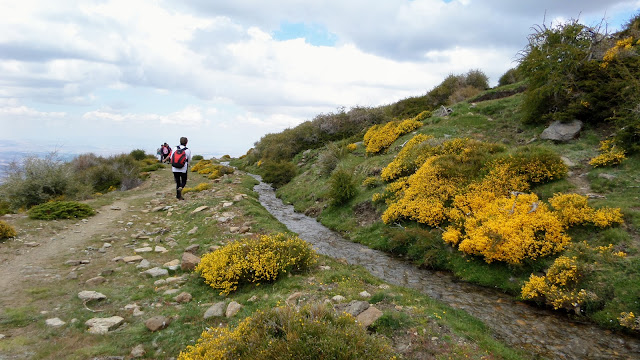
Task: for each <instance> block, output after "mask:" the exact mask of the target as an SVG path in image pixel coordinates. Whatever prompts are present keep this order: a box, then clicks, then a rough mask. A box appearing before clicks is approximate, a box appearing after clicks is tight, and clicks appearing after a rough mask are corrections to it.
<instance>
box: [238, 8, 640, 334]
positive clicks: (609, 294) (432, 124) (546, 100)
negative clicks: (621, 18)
mask: <svg viewBox="0 0 640 360" xmlns="http://www.w3.org/2000/svg"><path fill="white" fill-rule="evenodd" d="M519 55H520V63H519V66H518V67H517V68H515V69H512V70H510V71H509V72H507V73H506V74H505V75H504V76H503V77H502V78H501V79H500V85H499V86H498V87H496V88H494V89H487V88H488V86H487V85H486V84H487V79H486V76H485V77H483V74H482V72H481V71H478V70H474V71H470V72H469V73H467V74H464V75H450V76H449V77H447V78H446V79H445V80H444V81H443V82H442V83H441V84H440V85H438V86H437V87H435V88H434V89H432V90H431V91H429V92H427V94H425V95H423V96H419V97H412V98H408V99H405V100H402V101H400V102H398V103H395V104H391V105H386V106H381V107H376V108H354V109H352V110H350V111H345V110H344V109H341V110H339V111H338V112H337V113H335V114H324V115H320V116H318V117H317V118H316V119H314V120H313V121H310V122H307V123H304V124H302V125H300V126H298V127H296V128H292V129H287V130H285V131H283V132H282V133H279V134H269V135H266V136H265V137H263V138H262V139H261V140H260V141H259V142H257V143H256V146H255V148H253V149H251V150H250V151H249V152H248V153H247V155H246V156H243V157H242V158H241V159H239V160H237V161H235V164H236V165H237V166H240V167H246V168H248V169H250V170H252V171H256V172H262V173H263V174H265V175H267V176H270V175H273V174H272V172H278V171H279V170H278V169H279V167H277V166H275V167H273V166H271V167H269V166H265V164H270V163H274V162H278V163H279V164H288V165H287V166H288V172H287V174H279V175H281V176H280V177H279V179H280V181H279V183H278V184H276V187H278V196H279V197H281V198H282V199H283V200H284V201H286V202H288V203H291V204H293V205H294V206H295V208H296V210H297V211H300V212H305V213H306V214H309V215H313V216H317V217H318V219H319V220H320V221H321V222H322V223H323V224H325V225H327V226H329V227H331V228H333V229H335V230H337V231H339V232H341V233H342V234H343V235H344V236H345V237H347V238H349V239H351V240H352V241H356V242H360V243H363V244H366V245H368V246H370V247H372V248H375V249H380V250H384V251H387V252H390V253H392V254H395V255H397V256H399V257H405V258H407V259H409V260H411V261H414V262H415V263H417V264H418V265H420V266H423V267H427V268H433V269H439V270H447V271H451V272H453V273H454V274H455V275H456V276H458V277H459V278H460V279H462V280H464V281H469V282H473V283H478V284H481V285H484V286H489V287H496V288H499V289H502V290H503V291H505V292H507V293H509V294H512V295H513V296H514V297H517V298H519V299H523V300H527V301H531V302H535V303H538V304H539V305H540V306H548V307H550V308H552V309H556V310H558V311H564V312H566V313H567V314H569V315H570V316H575V317H579V318H581V319H585V318H586V319H589V320H591V321H594V322H596V323H598V324H600V325H601V326H603V327H607V328H614V329H620V330H624V331H629V332H636V333H637V331H638V330H639V329H640V322H639V321H638V317H637V315H638V314H640V281H639V280H640V279H639V273H638V269H640V252H639V250H640V208H638V205H637V204H638V203H640V201H639V199H640V190H638V189H639V185H640V184H639V182H640V162H639V161H638V160H639V159H638V156H639V155H638V144H640V137H639V135H640V91H638V90H640V88H639V86H640V66H638V64H637V61H639V60H638V59H640V56H639V55H640V16H636V17H635V18H633V19H631V20H630V21H629V23H628V24H627V25H626V26H625V28H624V29H623V30H622V31H620V32H618V33H616V34H603V33H601V32H600V29H599V28H593V27H588V26H585V25H582V24H580V23H578V22H577V21H571V22H568V23H566V24H563V25H560V26H554V27H547V26H541V27H539V28H537V29H535V31H534V33H533V34H532V35H531V36H530V37H529V45H528V46H527V47H526V48H525V49H524V50H523V51H522V53H521V54H519ZM447 107H448V108H449V109H448V108H447ZM449 110H450V111H449ZM425 112H427V113H426V114H428V115H431V116H425ZM419 114H423V115H421V116H418V115H419ZM412 119H413V120H415V121H418V122H419V125H417V126H415V127H412V128H410V129H408V130H407V131H401V130H398V129H399V128H400V127H401V126H400V124H408V122H409V121H410V120H412ZM416 119H417V120H416ZM572 120H580V121H581V122H582V124H583V128H582V130H581V132H580V135H579V137H578V138H576V139H574V140H572V141H568V142H565V141H551V140H542V139H541V138H540V135H541V133H542V132H543V130H544V129H545V127H546V126H547V125H549V124H550V123H552V122H554V121H557V122H560V123H562V122H568V121H572ZM345 129H348V130H345ZM371 143H376V144H379V143H380V144H384V146H383V147H376V150H375V151H371V150H370V148H371V147H370V146H369V145H370V144H371ZM282 144H286V146H282ZM285 150H286V151H285ZM292 166H294V167H295V168H294V169H295V170H296V171H291V167H292Z"/></svg>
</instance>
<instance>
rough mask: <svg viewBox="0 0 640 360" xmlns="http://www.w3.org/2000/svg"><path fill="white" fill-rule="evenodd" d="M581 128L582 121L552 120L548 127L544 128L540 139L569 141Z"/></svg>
mask: <svg viewBox="0 0 640 360" xmlns="http://www.w3.org/2000/svg"><path fill="white" fill-rule="evenodd" d="M581 130H582V121H580V120H573V121H571V122H570V123H562V122H560V121H554V122H553V123H552V124H551V125H549V127H548V128H546V129H544V131H543V132H542V134H541V135H540V139H544V140H553V141H570V140H573V139H575V138H576V137H577V136H578V134H580V131H581Z"/></svg>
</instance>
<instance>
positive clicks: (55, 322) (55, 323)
mask: <svg viewBox="0 0 640 360" xmlns="http://www.w3.org/2000/svg"><path fill="white" fill-rule="evenodd" d="M45 324H46V325H47V326H51V327H61V326H64V325H65V324H66V322H64V321H62V320H60V319H59V318H52V319H47V320H46V321H45Z"/></svg>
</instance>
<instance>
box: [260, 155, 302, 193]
mask: <svg viewBox="0 0 640 360" xmlns="http://www.w3.org/2000/svg"><path fill="white" fill-rule="evenodd" d="M261 169H262V171H261V173H262V180H264V182H266V183H269V184H271V186H273V187H274V188H276V189H277V188H279V187H281V186H282V185H284V184H286V183H288V182H289V181H291V179H293V178H294V177H295V176H296V174H297V173H298V170H297V168H296V166H295V165H294V164H293V163H292V162H290V161H265V162H264V163H263V164H262V166H261Z"/></svg>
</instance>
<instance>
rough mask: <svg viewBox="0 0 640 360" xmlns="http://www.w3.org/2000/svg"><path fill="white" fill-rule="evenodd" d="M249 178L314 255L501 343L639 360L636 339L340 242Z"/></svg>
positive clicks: (557, 354) (564, 355)
mask: <svg viewBox="0 0 640 360" xmlns="http://www.w3.org/2000/svg"><path fill="white" fill-rule="evenodd" d="M252 176H254V177H255V178H256V179H257V180H259V181H260V184H258V185H256V186H255V187H254V191H256V192H257V193H258V194H259V200H260V203H261V204H262V205H263V206H264V207H265V208H266V209H267V210H268V211H269V212H270V213H271V214H272V215H273V216H274V217H275V218H276V219H278V220H279V221H280V222H282V223H283V224H284V225H286V226H287V228H289V230H291V231H293V232H295V233H297V234H298V235H299V236H300V238H301V239H303V240H305V241H307V242H309V243H311V244H312V245H313V247H314V248H315V250H316V251H317V252H318V253H320V254H323V255H327V256H330V257H333V258H343V259H346V261H347V262H348V263H350V264H357V265H361V266H363V267H365V268H366V269H367V270H368V271H370V272H371V273H372V274H373V275H375V276H377V277H378V278H380V279H383V280H384V281H386V282H389V283H391V284H394V285H401V286H405V287H410V288H414V289H417V290H419V291H421V292H422V293H424V294H427V295H429V296H430V297H432V298H434V299H438V300H440V301H442V302H444V303H446V304H448V305H449V306H451V307H453V308H457V309H463V310H465V311H467V312H468V313H469V314H471V315H473V316H475V317H477V318H479V319H481V320H482V321H483V322H484V323H485V324H486V325H487V326H488V327H489V328H491V330H492V331H493V332H494V334H495V336H496V337H497V338H499V339H500V340H502V341H504V342H506V343H508V344H509V345H511V346H514V347H517V348H521V349H525V350H527V351H531V352H532V353H535V354H538V355H539V356H542V357H545V358H549V359H640V339H638V338H635V337H631V336H626V335H622V334H618V333H614V332H611V331H607V330H603V329H600V328H598V327H596V326H594V325H591V324H583V323H578V322H575V321H572V320H571V319H569V318H567V317H566V316H563V315H562V314H558V313H553V312H551V311H549V310H545V309H540V308H536V307H534V306H531V305H528V304H525V303H522V302H518V301H515V300H513V299H512V298H511V297H509V296H508V295H505V294H503V293H501V292H499V291H494V290H492V289H488V288H483V287H479V286H475V285H472V284H467V283H462V282H457V281H455V279H454V277H453V276H451V275H449V274H446V273H443V272H436V271H429V270H423V269H418V268H417V267H416V266H414V265H412V264H410V263H408V262H406V261H403V260H399V259H395V258H393V257H391V256H389V255H388V254H386V253H383V252H381V251H377V250H373V249H370V248H368V247H366V246H364V245H361V244H356V243H353V242H351V241H348V240H345V239H344V238H342V237H341V236H340V235H339V234H337V233H336V232H334V231H332V230H330V229H328V228H326V227H325V226H323V225H322V224H320V223H319V222H317V221H316V220H315V219H314V218H310V217H308V216H305V215H304V214H300V213H296V212H295V211H294V210H293V206H291V205H285V204H283V203H282V200H280V199H278V198H277V197H276V195H275V192H274V190H273V188H272V187H271V186H270V185H269V184H266V183H264V182H262V181H261V179H260V177H259V176H255V175H252Z"/></svg>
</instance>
